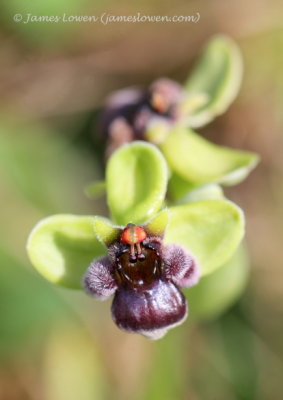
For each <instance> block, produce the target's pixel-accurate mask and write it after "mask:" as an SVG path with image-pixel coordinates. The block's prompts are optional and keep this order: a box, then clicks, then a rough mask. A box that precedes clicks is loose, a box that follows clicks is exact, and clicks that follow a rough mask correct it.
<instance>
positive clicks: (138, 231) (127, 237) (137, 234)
mask: <svg viewBox="0 0 283 400" xmlns="http://www.w3.org/2000/svg"><path fill="white" fill-rule="evenodd" d="M145 239H146V233H145V230H144V229H143V228H141V227H140V226H137V225H134V224H128V225H127V226H126V228H125V229H124V230H123V232H122V234H121V238H120V240H121V242H122V243H125V244H127V245H129V246H130V262H136V261H137V258H138V259H139V260H143V259H144V255H143V253H142V248H141V245H140V243H141V242H143V241H144V240H145Z"/></svg>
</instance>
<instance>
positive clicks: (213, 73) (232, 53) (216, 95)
mask: <svg viewBox="0 0 283 400" xmlns="http://www.w3.org/2000/svg"><path fill="white" fill-rule="evenodd" d="M242 74H243V62H242V56H241V53H240V50H239V48H238V46H237V44H236V43H235V42H234V41H233V40H232V39H231V38H229V37H227V36H225V35H217V36H215V37H213V38H212V39H211V40H210V41H209V42H208V44H207V45H206V47H205V48H204V51H203V53H202V56H201V58H200V60H199V62H198V63H197V65H196V67H195V68H194V70H193V72H192V73H191V74H190V76H189V78H188V80H187V82H186V84H185V89H186V91H187V93H188V100H189V103H195V104H196V106H195V107H194V108H192V107H191V109H190V110H189V112H187V113H186V102H188V100H186V99H185V104H183V105H182V104H181V106H180V112H182V110H184V111H183V113H184V115H183V118H184V119H185V123H186V125H187V126H190V127H193V128H196V127H200V126H203V125H205V124H207V123H208V122H210V121H211V120H213V119H214V118H215V117H216V116H218V115H220V114H222V113H224V112H225V111H226V110H227V108H228V107H229V106H230V104H231V103H232V102H233V100H234V99H235V97H236V96H237V94H238V92H239V89H240V86H241V82H242ZM194 99H196V100H194ZM199 99H202V101H199Z"/></svg>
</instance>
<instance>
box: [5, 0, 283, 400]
mask: <svg viewBox="0 0 283 400" xmlns="http://www.w3.org/2000/svg"><path fill="white" fill-rule="evenodd" d="M104 12H106V13H109V14H112V15H134V14H136V13H137V12H140V13H142V14H145V15H171V16H172V15H195V14H196V12H199V13H200V20H199V22H198V23H196V24H194V23H186V22H183V23H111V24H108V25H103V24H102V23H94V22H86V23H75V22H72V23H71V22H69V23H48V22H45V23H44V22H33V23H26V24H25V23H24V21H25V20H26V19H27V14H28V13H31V14H33V15H37V16H40V15H50V16H52V15H53V16H56V15H59V16H62V15H63V14H64V13H65V14H67V15H98V16H99V15H101V14H102V13H104ZM282 12H283V6H282V4H281V3H280V2H277V1H275V0H271V1H269V2H266V1H263V0H257V1H255V0H252V1H251V2H249V3H247V2H246V1H242V0H240V1H237V2H236V1H235V0H228V1H226V2H225V3H223V2H221V1H218V0H217V1H214V2H213V3H212V2H208V1H204V2H201V3H200V2H196V1H191V2H190V3H189V4H188V2H186V1H182V0H177V1H176V2H175V3H174V7H173V6H172V3H169V2H161V1H159V0H155V1H152V2H150V1H148V0H146V1H144V2H143V4H142V5H140V6H138V5H136V4H134V3H132V2H129V1H126V0H125V1H123V2H119V3H117V2H114V1H113V0H108V1H107V2H105V1H104V2H102V1H95V2H94V1H91V2H90V1H87V0H85V1H83V2H82V1H78V0H58V1H56V2H55V1H49V0H48V1H47V0H44V1H41V2H40V3H38V2H36V3H35V2H32V1H31V0H26V1H22V0H13V1H10V2H6V3H5V4H1V35H0V42H1V46H0V54H1V57H0V60H1V61H0V88H1V89H0V90H1V100H0V117H1V128H0V193H1V208H0V221H1V224H0V399H1V400H2V399H3V400H26V399H28V400H30V399H31V400H38V399H44V400H45V399H46V400H57V399H58V400H59V399H60V400H65V399H66V400H67V399H68V400H72V399H76V400H77V399H78V398H79V397H81V398H83V399H85V400H88V399H92V400H93V399H97V400H99V399H113V398H115V399H131V400H136V399H137V400H143V399H147V400H155V399H156V400H159V399H162V400H167V399H168V400H172V399H187V398H188V399H190V400H195V399H196V400H198V399H211V398H217V399H225V400H234V399H246V400H253V399H264V400H266V399H270V400H274V399H279V398H281V396H282V390H283V387H282V374H283V337H282V325H283V318H282V315H283V306H282V304H283V301H282V299H283V289H282V278H283V269H282V260H281V258H282V256H281V247H282V239H283V225H282V207H281V204H282V200H283V185H282V174H283V159H282V150H283V143H282V125H283V120H282V117H281V107H282V102H283V79H282V69H283V56H282V54H283V53H282V46H283V29H282V26H283V20H282ZM15 14H21V15H22V16H23V20H22V22H15V21H14V19H13V16H14V15H15ZM215 33H226V34H228V35H230V36H232V37H233V38H234V39H235V40H236V41H237V43H238V44H239V46H240V48H241V50H242V52H243V55H244V65H245V71H244V81H243V86H242V89H241V91H240V96H239V97H238V98H237V100H236V102H235V103H233V105H232V106H231V107H230V108H229V110H228V112H226V113H225V114H224V115H223V116H221V117H219V118H218V119H216V120H215V121H214V122H212V123H211V124H209V125H208V126H207V127H205V128H202V129H199V133H201V134H202V135H203V136H204V137H206V138H207V139H209V140H211V141H213V142H215V143H217V144H221V145H227V146H231V147H233V148H239V149H245V150H251V151H254V152H258V153H259V154H260V155H261V158H262V162H261V164H260V165H259V166H258V167H257V169H256V170H255V171H254V172H253V173H252V175H251V176H250V177H248V179H247V180H246V181H245V182H243V183H241V184H240V185H239V186H236V187H234V188H230V189H225V192H226V194H227V195H228V197H229V198H231V199H232V200H233V201H235V202H236V203H237V204H239V205H240V206H241V207H242V208H243V209H244V211H245V214H246V218H247V241H248V248H249V257H250V266H251V275H250V279H249V283H248V286H247V289H246V291H245V293H244V295H241V297H240V299H239V300H238V301H237V302H236V303H235V299H236V298H237V297H238V294H239V293H240V292H241V291H242V287H243V286H244V283H243V284H242V286H241V284H240V283H239V284H238V286H237V285H234V287H233V282H240V280H239V279H238V278H237V277H236V276H235V275H233V276H234V278H233V279H231V275H229V277H230V279H229V280H227V278H225V276H224V277H223V280H224V282H225V283H224V284H222V285H219V280H217V281H215V282H214V285H215V286H214V287H215V289H214V291H213V292H209V290H208V287H209V288H210V289H211V287H213V282H212V283H210V284H209V286H206V285H208V284H207V283H206V282H205V280H203V281H202V282H201V286H200V287H201V290H202V291H203V296H202V298H205V297H207V296H210V299H214V300H215V302H216V303H217V302H218V304H220V305H219V306H218V307H217V309H218V312H217V313H215V312H214V311H213V313H212V312H211V310H209V309H207V308H205V304H204V305H203V306H202V303H201V302H200V300H199V295H198V299H197V301H195V304H197V305H198V306H199V310H198V315H195V316H194V315H193V313H192V315H191V319H190V318H189V319H188V321H187V323H186V324H184V325H183V326H182V327H181V328H178V329H176V330H175V331H172V332H170V333H169V334H168V336H167V337H166V338H164V339H163V340H162V341H160V342H157V343H152V342H149V341H146V340H145V339H143V338H141V337H137V336H134V335H126V334H124V333H121V332H119V330H118V329H117V328H116V327H115V326H114V325H112V322H111V319H110V316H109V313H108V312H107V310H108V307H109V304H107V303H105V304H103V303H102V304H100V303H99V304H97V303H96V302H93V301H91V299H89V298H87V297H86V296H85V295H84V294H83V293H82V292H76V291H71V290H67V289H60V288H59V289H57V288H54V287H53V286H51V285H50V284H48V283H47V282H45V281H44V280H43V279H42V278H41V277H40V276H38V275H37V274H36V272H34V271H33V270H32V268H31V266H30V264H29V262H28V260H27V256H26V252H25V242H26V238H27V235H28V233H29V231H30V230H31V228H32V227H33V226H34V224H35V223H36V222H37V221H38V220H39V219H40V218H42V217H45V216H47V215H50V214H54V213H62V212H64V213H66V212H67V213H76V214H80V213H81V214H100V215H103V214H105V213H106V210H105V205H104V201H103V200H88V199H87V198H86V197H85V196H84V194H83V188H84V187H85V185H86V184H87V183H88V182H90V181H92V180H96V179H103V149H102V147H101V144H100V142H99V140H98V138H97V135H96V130H95V126H96V121H97V110H99V109H100V107H101V105H102V103H103V101H104V99H105V98H106V96H107V95H108V94H109V93H111V92H112V91H113V90H116V89H120V88H123V87H126V86H132V85H136V84H138V85H149V84H150V83H151V82H153V81H154V80H155V79H156V78H158V77H160V76H167V77H169V78H171V79H174V80H176V81H178V82H183V81H184V80H185V79H186V77H187V76H188V73H189V71H190V70H191V69H192V67H193V62H194V61H195V59H196V56H197V55H198V54H199V51H200V49H201V47H202V46H203V44H204V43H205V42H206V41H207V40H208V39H209V38H210V36H211V35H212V34H215ZM237 257H242V258H241V265H243V257H245V256H244V255H243V254H242V253H241V252H240V253H239V254H238V256H237ZM231 268H232V267H231ZM233 271H234V274H235V268H234V269H233ZM236 271H237V272H238V273H239V274H240V275H241V272H239V269H236ZM243 271H244V272H243V274H245V273H246V272H245V271H246V269H245V270H243ZM218 273H221V270H218ZM222 273H223V274H224V272H223V271H222ZM243 274H242V275H241V276H242V282H244V281H245V279H244V278H243ZM206 279H209V277H207V278H206ZM228 283H229V285H231V286H230V290H229V291H228V290H227V287H226V286H228V287H229V285H228ZM193 290H194V289H192V291H191V293H190V294H189V296H190V295H191V296H192V300H191V301H193V296H194V292H193ZM233 291H234V292H233ZM211 293H213V294H211ZM215 293H217V294H218V296H219V297H220V300H218V299H217V297H216V295H215ZM232 293H235V297H233V296H230V298H229V295H231V294H232ZM225 296H226V297H228V300H225V301H226V302H227V304H228V303H229V304H230V307H229V308H227V307H224V308H223V307H222V308H221V304H223V302H224V298H225ZM232 303H233V304H232ZM206 306H207V303H206ZM200 315H201V318H200Z"/></svg>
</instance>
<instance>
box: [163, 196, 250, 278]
mask: <svg viewBox="0 0 283 400" xmlns="http://www.w3.org/2000/svg"><path fill="white" fill-rule="evenodd" d="M170 214H171V216H170V223H169V226H168V228H167V229H166V235H165V243H178V244H181V245H183V246H185V247H186V248H187V250H188V251H189V252H191V253H192V254H193V255H194V256H195V257H196V258H197V260H198V261H199V264H200V269H201V274H202V275H207V274H210V273H211V272H213V271H215V270H216V269H217V268H219V267H220V266H221V265H223V264H224V263H225V262H226V261H227V260H228V259H229V258H230V257H231V255H232V254H233V253H234V251H235V250H236V248H237V247H238V245H239V243H240V241H241V240H242V238H243V235H244V230H245V224H244V216H243V212H242V210H241V209H240V208H239V207H238V206H236V205H235V204H234V203H232V202H230V201H225V200H203V201H198V202H193V203H189V204H186V205H181V206H176V207H172V208H170Z"/></svg>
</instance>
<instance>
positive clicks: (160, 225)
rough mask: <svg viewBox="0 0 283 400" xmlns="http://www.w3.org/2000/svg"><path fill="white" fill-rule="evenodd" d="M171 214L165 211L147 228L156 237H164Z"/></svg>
mask: <svg viewBox="0 0 283 400" xmlns="http://www.w3.org/2000/svg"><path fill="white" fill-rule="evenodd" d="M169 218H170V212H169V210H168V209H165V210H163V211H161V212H160V213H158V214H157V215H155V216H154V217H153V218H152V219H151V220H150V221H149V222H148V223H147V224H146V225H145V228H146V229H147V230H148V231H149V232H150V233H151V234H152V235H155V236H161V237H163V235H164V233H165V231H166V228H167V226H168V223H169Z"/></svg>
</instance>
